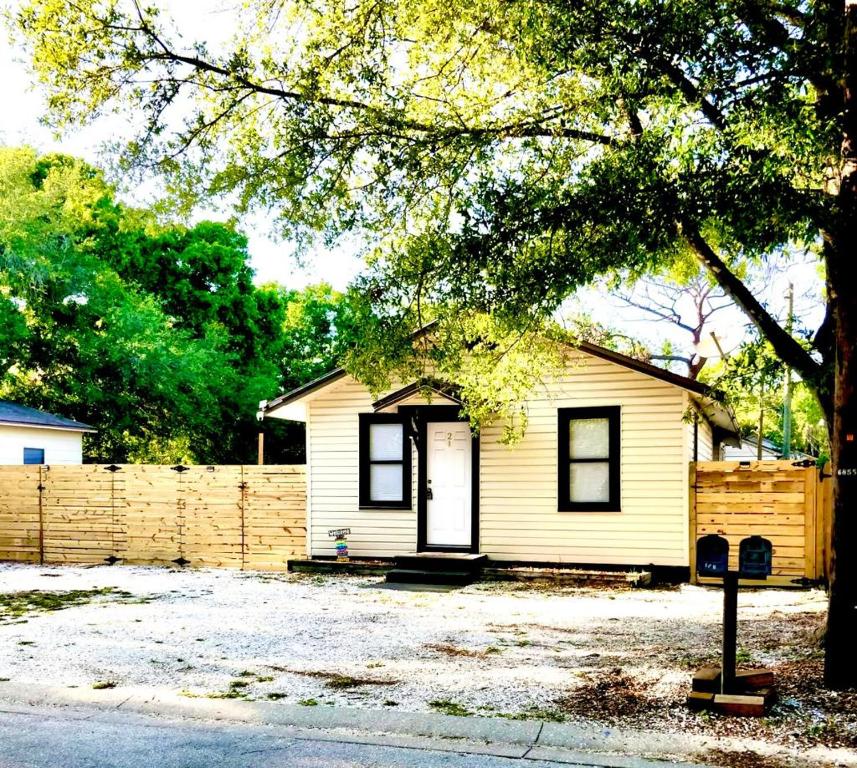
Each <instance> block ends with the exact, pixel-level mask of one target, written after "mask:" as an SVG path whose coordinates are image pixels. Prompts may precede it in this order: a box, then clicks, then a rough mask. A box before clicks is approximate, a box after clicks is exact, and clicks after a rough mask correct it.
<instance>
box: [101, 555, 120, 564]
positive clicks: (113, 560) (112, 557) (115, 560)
mask: <svg viewBox="0 0 857 768" xmlns="http://www.w3.org/2000/svg"><path fill="white" fill-rule="evenodd" d="M121 559H122V558H121V557H116V555H108V556H107V557H105V558H104V562H105V563H107V565H116V563H118V562H119V561H120V560H121Z"/></svg>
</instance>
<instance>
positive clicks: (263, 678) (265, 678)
mask: <svg viewBox="0 0 857 768" xmlns="http://www.w3.org/2000/svg"><path fill="white" fill-rule="evenodd" d="M256 682H257V683H272V682H274V678H273V676H272V675H256Z"/></svg>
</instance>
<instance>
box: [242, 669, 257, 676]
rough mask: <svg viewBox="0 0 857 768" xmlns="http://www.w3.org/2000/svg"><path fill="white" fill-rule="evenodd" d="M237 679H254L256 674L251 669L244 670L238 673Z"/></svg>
mask: <svg viewBox="0 0 857 768" xmlns="http://www.w3.org/2000/svg"><path fill="white" fill-rule="evenodd" d="M238 677H256V673H255V672H254V671H253V670H251V669H245V670H244V671H243V672H239V673H238Z"/></svg>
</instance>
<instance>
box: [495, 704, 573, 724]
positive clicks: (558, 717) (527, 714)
mask: <svg viewBox="0 0 857 768" xmlns="http://www.w3.org/2000/svg"><path fill="white" fill-rule="evenodd" d="M497 717H503V718H505V719H506V720H542V721H544V722H547V723H563V722H565V720H566V717H565V715H564V714H563V713H562V712H560V711H559V710H556V709H542V708H541V707H527V708H526V709H525V710H523V711H522V712H500V713H498V715H497Z"/></svg>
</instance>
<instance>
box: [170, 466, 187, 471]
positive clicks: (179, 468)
mask: <svg viewBox="0 0 857 768" xmlns="http://www.w3.org/2000/svg"><path fill="white" fill-rule="evenodd" d="M170 469H171V470H173V472H187V471H188V470H189V469H190V467H186V466H185V465H184V464H176V465H175V466H174V467H170Z"/></svg>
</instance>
